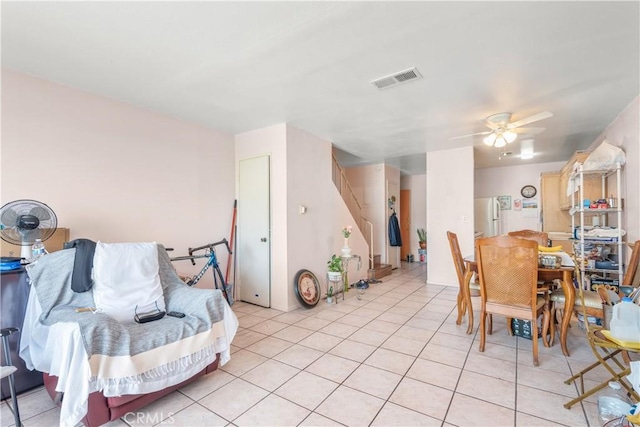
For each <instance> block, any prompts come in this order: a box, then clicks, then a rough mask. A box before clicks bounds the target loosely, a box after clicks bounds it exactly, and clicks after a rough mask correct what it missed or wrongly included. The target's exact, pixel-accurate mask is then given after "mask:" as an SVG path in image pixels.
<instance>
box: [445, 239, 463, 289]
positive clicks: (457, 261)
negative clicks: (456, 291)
mask: <svg viewBox="0 0 640 427" xmlns="http://www.w3.org/2000/svg"><path fill="white" fill-rule="evenodd" d="M447 238H448V239H449V246H450V247H451V256H452V257H453V265H455V267H456V274H457V275H458V285H460V287H462V286H464V259H463V258H462V252H460V245H459V244H458V235H457V234H456V233H452V232H451V231H447Z"/></svg>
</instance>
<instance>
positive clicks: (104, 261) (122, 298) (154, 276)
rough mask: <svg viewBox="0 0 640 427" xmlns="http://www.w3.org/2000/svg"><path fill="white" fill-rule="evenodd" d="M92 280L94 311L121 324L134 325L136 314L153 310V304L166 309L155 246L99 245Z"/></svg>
mask: <svg viewBox="0 0 640 427" xmlns="http://www.w3.org/2000/svg"><path fill="white" fill-rule="evenodd" d="M93 280H94V284H93V299H94V302H95V304H96V308H97V309H98V310H100V311H102V312H103V313H105V314H108V315H109V316H111V317H113V318H114V319H116V320H117V321H119V322H121V323H125V322H133V321H134V316H135V313H136V312H138V313H145V312H149V311H153V310H156V304H157V308H159V309H160V310H164V309H165V304H164V294H163V292H162V285H161V284H160V276H159V274H158V246H157V245H156V243H155V242H151V243H102V242H98V243H97V244H96V251H95V254H94V256H93ZM136 306H137V308H136Z"/></svg>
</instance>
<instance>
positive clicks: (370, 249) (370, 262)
mask: <svg viewBox="0 0 640 427" xmlns="http://www.w3.org/2000/svg"><path fill="white" fill-rule="evenodd" d="M362 221H363V222H364V224H365V228H367V229H368V230H369V234H368V235H367V234H365V235H364V236H365V239H367V237H368V239H367V240H369V241H368V242H367V243H368V244H369V269H370V270H371V269H373V267H374V263H373V224H372V223H371V221H369V220H368V219H366V218H365V217H362Z"/></svg>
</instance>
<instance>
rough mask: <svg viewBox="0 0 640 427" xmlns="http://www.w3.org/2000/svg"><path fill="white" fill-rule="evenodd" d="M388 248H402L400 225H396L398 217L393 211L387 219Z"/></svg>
mask: <svg viewBox="0 0 640 427" xmlns="http://www.w3.org/2000/svg"><path fill="white" fill-rule="evenodd" d="M389 246H402V236H401V235H400V224H398V217H397V216H396V212H395V211H394V212H393V213H392V214H391V216H390V217H389Z"/></svg>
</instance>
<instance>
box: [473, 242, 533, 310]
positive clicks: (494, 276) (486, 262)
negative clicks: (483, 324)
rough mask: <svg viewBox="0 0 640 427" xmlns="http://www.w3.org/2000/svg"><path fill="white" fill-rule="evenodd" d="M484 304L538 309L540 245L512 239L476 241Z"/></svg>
mask: <svg viewBox="0 0 640 427" xmlns="http://www.w3.org/2000/svg"><path fill="white" fill-rule="evenodd" d="M476 258H477V262H478V275H479V276H480V295H481V297H482V300H483V303H484V302H488V303H497V304H502V305H508V306H516V307H532V309H533V308H534V307H535V302H536V299H537V282H538V243H537V242H535V241H533V240H527V239H521V238H516V237H511V236H497V237H488V238H484V239H478V240H476Z"/></svg>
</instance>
